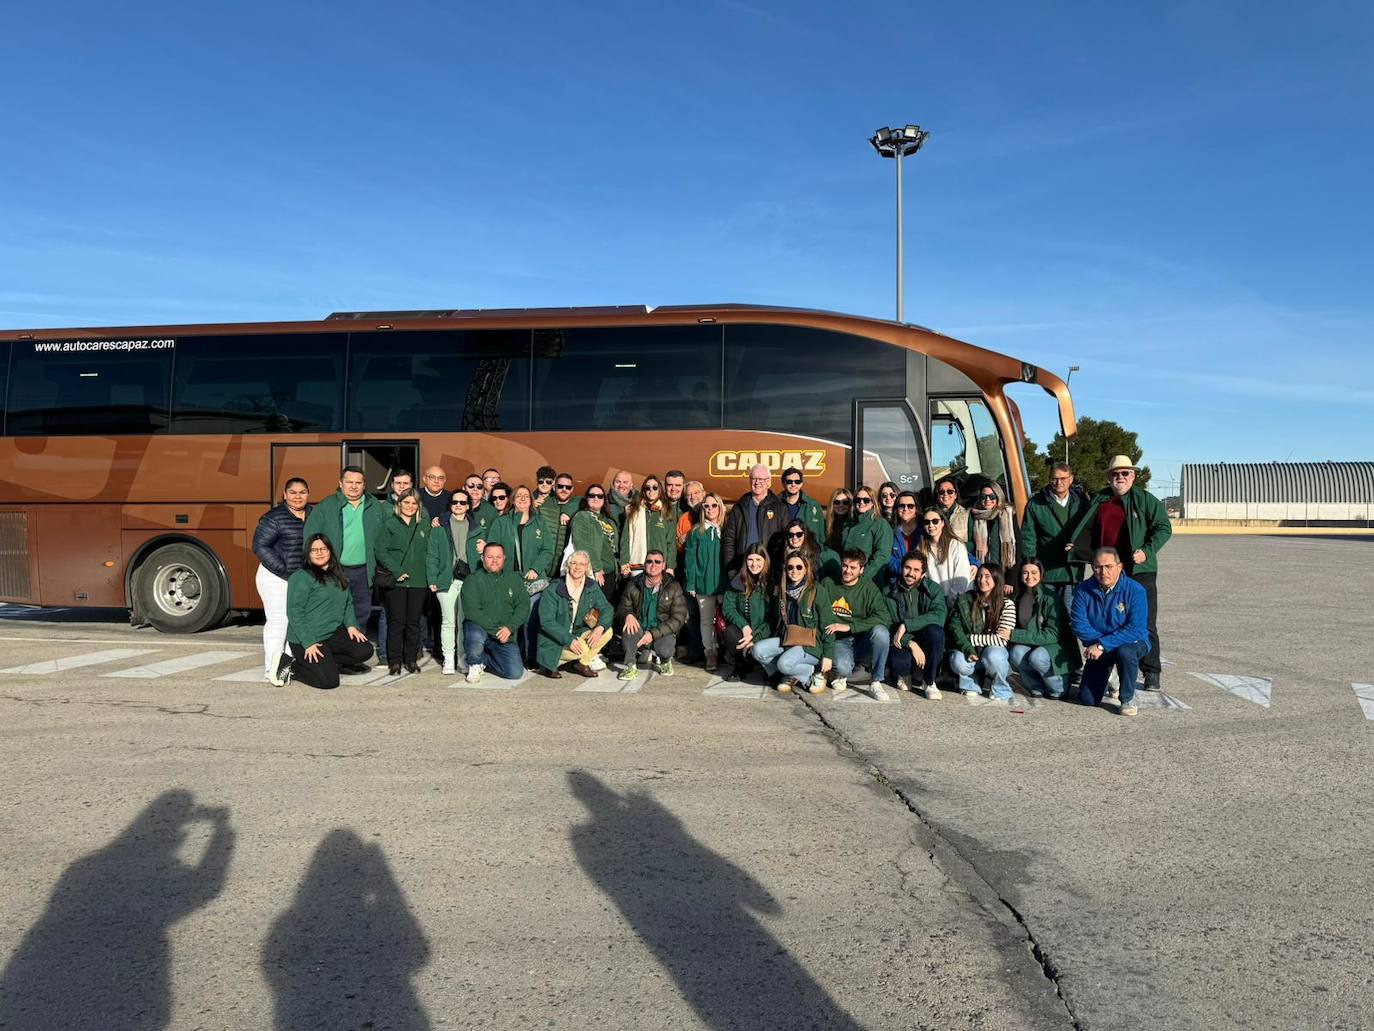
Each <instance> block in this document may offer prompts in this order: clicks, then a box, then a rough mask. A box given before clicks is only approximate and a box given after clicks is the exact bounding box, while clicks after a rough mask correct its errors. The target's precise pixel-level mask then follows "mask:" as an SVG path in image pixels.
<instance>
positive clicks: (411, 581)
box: [377, 489, 430, 677]
mask: <svg viewBox="0 0 1374 1031" xmlns="http://www.w3.org/2000/svg"><path fill="white" fill-rule="evenodd" d="M419 512H420V495H419V494H417V493H416V492H415V491H414V490H413V489H412V490H408V491H406V492H405V493H403V494H401V495H399V496H398V497H397V498H396V504H395V506H394V508H393V512H392V516H391V518H390V519H388V520H386V521H385V522H383V523H382V529H381V532H380V533H378V534H377V564H378V565H380V566H384V567H386V569H387V570H389V571H390V573H391V575H392V576H393V577H394V578H395V580H396V583H395V585H394V586H391V587H384V588H382V603H383V604H384V605H385V606H386V623H387V632H386V664H387V668H388V670H389V671H390V673H391V675H392V676H393V677H394V676H399V675H400V672H401V667H402V666H403V665H404V666H405V668H406V671H407V672H410V673H419V672H420V613H421V612H423V611H424V604H425V595H426V593H427V592H428V589H429V570H428V568H427V566H426V563H427V560H428V557H429V529H430V527H429V519H427V518H425V519H422V518H420V515H419Z"/></svg>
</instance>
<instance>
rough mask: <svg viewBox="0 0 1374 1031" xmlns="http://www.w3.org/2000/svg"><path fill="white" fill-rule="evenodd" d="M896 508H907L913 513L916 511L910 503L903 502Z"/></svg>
mask: <svg viewBox="0 0 1374 1031" xmlns="http://www.w3.org/2000/svg"><path fill="white" fill-rule="evenodd" d="M897 507H898V508H909V509H911V510H912V511H913V512H914V511H915V510H916V506H915V505H913V504H912V503H911V502H910V501H903V502H902V503H901V504H900V505H898V506H897Z"/></svg>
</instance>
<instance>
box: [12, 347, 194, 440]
mask: <svg viewBox="0 0 1374 1031" xmlns="http://www.w3.org/2000/svg"><path fill="white" fill-rule="evenodd" d="M154 344H156V345H157V346H156V347H154V346H153V345H154ZM10 346H11V348H12V349H13V350H12V352H11V364H10V380H9V382H10V386H9V416H8V418H7V420H6V432H7V433H9V434H11V435H12V436H37V435H43V434H74V433H95V434H114V433H155V432H157V431H159V430H165V429H166V428H167V387H168V383H169V381H170V380H171V375H172V353H173V345H172V341H170V340H158V341H147V340H143V341H103V342H101V349H100V350H91V349H88V348H93V347H95V346H96V345H94V344H92V343H91V342H89V341H46V340H42V341H40V340H35V341H28V340H22V341H17V342H15V343H13V344H11V345H10ZM125 347H127V348H128V349H127V350H125V349H121V348H125ZM106 348H108V349H106Z"/></svg>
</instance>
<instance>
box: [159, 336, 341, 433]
mask: <svg viewBox="0 0 1374 1031" xmlns="http://www.w3.org/2000/svg"><path fill="white" fill-rule="evenodd" d="M346 341H347V336H346V335H345V334H343V333H301V334H295V335H286V334H264V335H256V336H237V337H230V336H207V337H183V338H181V339H180V340H178V341H177V350H176V375H175V377H174V381H173V384H172V432H174V433H317V432H325V431H329V430H341V429H343V420H342V417H341V412H342V407H343V406H342V400H343V373H344V346H345V343H346Z"/></svg>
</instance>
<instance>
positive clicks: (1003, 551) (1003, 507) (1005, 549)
mask: <svg viewBox="0 0 1374 1031" xmlns="http://www.w3.org/2000/svg"><path fill="white" fill-rule="evenodd" d="M964 541H965V542H966V543H967V544H968V550H969V551H970V552H972V554H973V561H974V562H976V563H978V564H979V565H981V564H982V563H984V562H996V563H997V564H998V565H1000V566H1001V567H1002V568H1003V569H1011V568H1012V567H1013V566H1014V565H1016V519H1015V516H1014V515H1013V514H1012V510H1011V506H1010V505H1008V504H1007V499H1006V495H1004V494H1003V493H1002V488H1001V487H1000V486H999V485H998V484H996V483H993V482H992V481H988V482H987V483H985V484H984V485H983V486H982V487H979V488H978V495H977V498H976V500H975V502H974V506H973V508H972V509H970V510H969V514H968V532H967V533H966V534H965V535H964Z"/></svg>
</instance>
